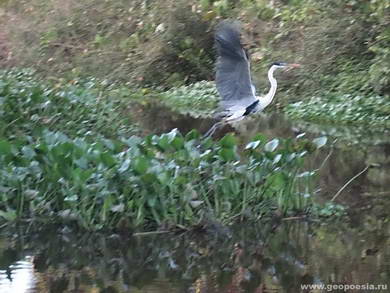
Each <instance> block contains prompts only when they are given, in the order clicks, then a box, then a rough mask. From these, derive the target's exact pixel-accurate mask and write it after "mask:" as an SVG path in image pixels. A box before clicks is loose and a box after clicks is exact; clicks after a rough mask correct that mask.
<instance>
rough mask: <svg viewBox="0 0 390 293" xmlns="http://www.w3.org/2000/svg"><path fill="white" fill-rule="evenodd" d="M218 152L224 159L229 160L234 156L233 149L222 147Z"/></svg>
mask: <svg viewBox="0 0 390 293" xmlns="http://www.w3.org/2000/svg"><path fill="white" fill-rule="evenodd" d="M218 154H219V156H220V157H221V158H222V159H224V160H225V161H231V160H234V159H235V158H236V155H235V152H234V150H233V149H226V148H223V149H221V150H219V152H218Z"/></svg>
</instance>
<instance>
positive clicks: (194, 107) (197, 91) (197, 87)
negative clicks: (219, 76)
mask: <svg viewBox="0 0 390 293" xmlns="http://www.w3.org/2000/svg"><path fill="white" fill-rule="evenodd" d="M160 99H161V101H162V102H163V103H164V104H166V105H167V106H169V107H170V108H172V109H174V110H176V111H179V112H181V113H190V114H191V115H192V116H195V117H196V116H207V115H211V114H212V113H213V112H214V111H215V109H216V105H217V101H218V100H219V95H218V91H217V88H216V87H215V84H214V83H213V82H205V81H201V82H198V83H194V84H191V85H188V86H181V87H177V88H172V89H170V90H168V91H166V92H164V93H163V94H161V95H160Z"/></svg>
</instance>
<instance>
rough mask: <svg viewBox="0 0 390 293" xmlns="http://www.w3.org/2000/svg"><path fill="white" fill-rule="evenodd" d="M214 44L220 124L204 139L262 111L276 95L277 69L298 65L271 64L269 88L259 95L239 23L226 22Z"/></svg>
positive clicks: (218, 32) (218, 29)
mask: <svg viewBox="0 0 390 293" xmlns="http://www.w3.org/2000/svg"><path fill="white" fill-rule="evenodd" d="M215 45H216V48H217V54H218V59H217V64H216V78H215V82H216V85H217V89H218V92H219V95H220V96H221V101H220V105H219V110H218V112H219V113H218V115H217V117H220V118H222V120H221V121H219V122H217V123H215V124H214V125H213V126H212V127H211V128H210V130H208V131H207V132H206V134H205V135H204V137H208V136H211V135H213V134H214V132H215V130H216V129H217V128H218V127H219V126H220V125H222V124H224V123H232V122H236V121H240V120H242V119H243V118H245V117H246V116H248V115H249V114H253V113H256V112H259V111H262V110H263V109H264V108H265V107H267V106H268V105H269V104H270V103H271V102H272V99H273V98H274V96H275V93H276V88H277V82H276V79H275V78H274V76H273V74H274V71H275V70H276V69H280V68H295V67H299V66H300V65H299V64H288V63H284V62H274V63H272V65H271V67H270V69H269V70H268V79H269V81H270V89H269V91H268V93H267V94H266V95H265V96H256V89H255V86H254V85H253V84H252V79H251V73H250V64H249V56H248V55H247V52H246V50H245V49H244V48H243V46H242V43H241V40H240V29H239V24H238V23H237V22H231V21H224V22H222V23H221V24H219V26H218V27H217V29H216V32H215Z"/></svg>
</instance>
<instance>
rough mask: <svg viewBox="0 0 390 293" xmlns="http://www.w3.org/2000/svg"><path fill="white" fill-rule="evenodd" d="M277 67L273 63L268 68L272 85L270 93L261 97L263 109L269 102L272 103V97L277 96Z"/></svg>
mask: <svg viewBox="0 0 390 293" xmlns="http://www.w3.org/2000/svg"><path fill="white" fill-rule="evenodd" d="M276 68H277V67H276V66H274V65H273V66H271V68H270V69H269V70H268V79H269V82H270V83H271V87H270V89H269V91H268V93H267V94H266V95H265V96H264V97H262V98H261V99H260V104H261V107H262V109H264V108H265V107H267V106H268V105H269V104H271V102H272V99H273V98H274V96H275V92H276V88H277V86H278V84H277V82H276V79H275V78H274V71H275V69H276Z"/></svg>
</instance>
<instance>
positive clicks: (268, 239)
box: [0, 214, 390, 292]
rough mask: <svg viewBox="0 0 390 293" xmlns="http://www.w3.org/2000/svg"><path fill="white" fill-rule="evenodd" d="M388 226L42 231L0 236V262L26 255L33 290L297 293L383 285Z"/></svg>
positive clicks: (372, 223) (379, 223)
mask: <svg viewBox="0 0 390 293" xmlns="http://www.w3.org/2000/svg"><path fill="white" fill-rule="evenodd" d="M361 215H362V214H361ZM365 220H367V219H363V218H362V219H361V221H362V222H364V221H365ZM388 227H389V223H386V222H385V220H384V219H376V221H370V225H368V226H367V225H365V226H359V227H355V226H354V224H346V223H337V224H336V225H330V224H322V225H318V226H317V225H308V224H307V223H292V222H290V223H284V224H282V225H279V226H278V225H274V224H263V225H254V226H246V227H245V229H243V227H242V226H241V225H240V226H235V227H232V228H231V230H232V232H233V233H231V235H232V237H226V235H225V234H222V235H221V234H219V233H210V234H202V235H197V234H192V233H185V234H182V235H179V236H177V235H176V236H173V235H169V236H161V235H151V236H148V237H147V238H126V237H124V236H120V235H117V234H112V235H99V234H96V233H95V234H93V235H90V234H78V233H76V232H74V231H69V230H61V231H59V230H57V229H50V228H46V229H42V230H41V231H34V233H28V234H23V235H18V234H15V233H14V232H12V234H9V235H7V234H6V233H4V234H3V235H7V236H6V237H7V238H2V239H1V240H0V244H1V245H0V263H1V264H2V266H1V268H2V269H8V268H10V266H11V264H13V263H15V262H16V261H17V260H19V259H20V258H22V257H23V256H24V255H25V254H26V253H28V254H29V255H33V262H34V267H35V275H36V276H37V277H39V278H40V279H41V282H40V285H41V286H42V287H41V290H42V291H40V292H46V291H45V290H47V291H48V292H53V291H55V292H69V291H67V290H71V289H72V290H73V291H75V290H81V289H83V290H85V291H87V290H88V289H89V288H95V289H96V288H98V289H100V290H103V289H104V288H106V290H108V288H110V290H111V291H109V292H127V291H126V289H124V288H131V289H132V291H134V292H154V291H152V290H153V289H154V290H156V289H157V288H158V289H157V290H158V292H187V291H188V290H189V289H190V288H193V289H198V290H201V289H202V290H215V291H212V292H232V291H233V290H232V289H235V290H234V291H233V292H258V291H255V290H256V289H257V290H258V288H263V290H265V291H266V289H267V290H269V291H271V289H275V290H276V289H277V290H279V291H282V290H286V292H289V290H290V291H291V292H298V291H299V289H300V287H299V286H300V284H307V283H308V284H312V283H318V282H320V283H323V284H338V283H343V284H362V283H364V284H365V283H371V284H386V282H387V280H388V278H389V271H388V270H387V268H388V259H389V257H390V251H389V248H390V246H389V245H388V244H389V243H388V239H387V240H386V237H385V236H384V235H385V234H386V233H387V232H386V231H388ZM3 237H4V236H3ZM363 240H364V241H363ZM75 247H77V249H75ZM324 264H329V265H324ZM14 269H15V270H17V268H15V267H14V268H12V269H11V271H12V270H14ZM0 289H1V287H0ZM44 289H45V290H44ZM50 289H51V291H50ZM229 289H230V291H229ZM137 290H138V291H137ZM149 290H150V291H149ZM207 292H208V291H207Z"/></svg>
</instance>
